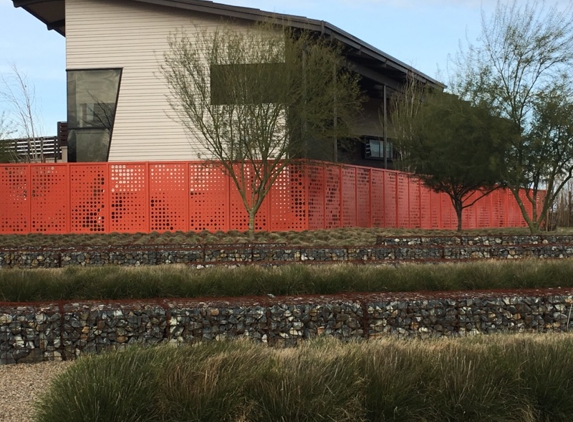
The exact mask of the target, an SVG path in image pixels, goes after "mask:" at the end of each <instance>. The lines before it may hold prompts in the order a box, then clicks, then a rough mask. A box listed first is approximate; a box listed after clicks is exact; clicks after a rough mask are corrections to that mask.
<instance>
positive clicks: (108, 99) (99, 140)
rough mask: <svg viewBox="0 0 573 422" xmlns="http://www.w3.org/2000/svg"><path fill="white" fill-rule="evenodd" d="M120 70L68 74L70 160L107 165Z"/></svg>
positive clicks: (94, 70) (74, 71)
mask: <svg viewBox="0 0 573 422" xmlns="http://www.w3.org/2000/svg"><path fill="white" fill-rule="evenodd" d="M120 80H121V69H92V70H71V71H68V160H69V161H71V162H94V161H107V158H108V156H109V148H110V145H111V135H112V131H113V124H114V120H115V111H116V106H117V98H118V95H119V85H120Z"/></svg>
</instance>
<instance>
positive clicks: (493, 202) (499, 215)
mask: <svg viewBox="0 0 573 422" xmlns="http://www.w3.org/2000/svg"><path fill="white" fill-rule="evenodd" d="M503 192H504V191H502V190H496V191H494V192H492V193H490V194H489V201H490V216H491V217H490V218H491V219H490V227H504V226H505V216H504V214H505V213H504V209H505V200H504V195H503Z"/></svg>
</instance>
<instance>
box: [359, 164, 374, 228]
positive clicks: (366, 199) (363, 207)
mask: <svg viewBox="0 0 573 422" xmlns="http://www.w3.org/2000/svg"><path fill="white" fill-rule="evenodd" d="M371 178H372V176H371V170H370V169H367V168H360V167H357V168H356V227H372V206H371V204H370V201H371V194H370V190H371V186H370V179H371Z"/></svg>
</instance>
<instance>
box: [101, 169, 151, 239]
mask: <svg viewBox="0 0 573 422" xmlns="http://www.w3.org/2000/svg"><path fill="white" fill-rule="evenodd" d="M109 172H110V175H109V177H110V196H111V198H110V230H111V231H112V232H120V233H126V232H132V233H133V232H149V198H148V194H149V191H148V186H147V180H148V175H147V164H139V163H133V164H132V163H129V164H115V163H113V164H110V168H109Z"/></svg>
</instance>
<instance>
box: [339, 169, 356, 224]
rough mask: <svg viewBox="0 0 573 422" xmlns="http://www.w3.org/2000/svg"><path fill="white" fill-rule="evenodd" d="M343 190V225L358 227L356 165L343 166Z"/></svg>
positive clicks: (341, 196) (341, 197)
mask: <svg viewBox="0 0 573 422" xmlns="http://www.w3.org/2000/svg"><path fill="white" fill-rule="evenodd" d="M341 185H342V186H341V192H340V202H341V204H342V222H341V223H342V224H341V227H356V225H357V224H356V220H357V211H356V204H357V201H356V199H357V198H356V169H355V168H354V167H342V168H341Z"/></svg>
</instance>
